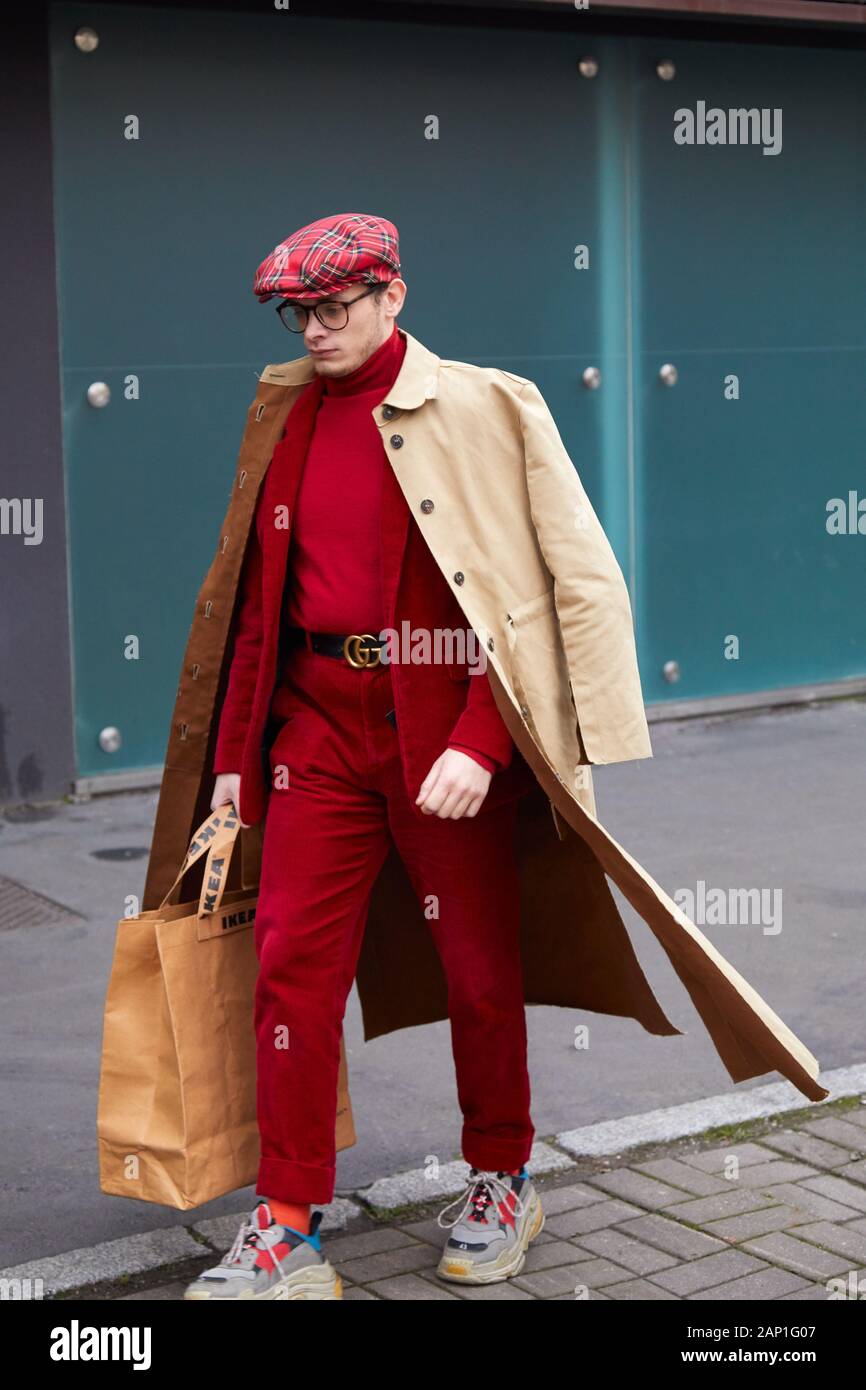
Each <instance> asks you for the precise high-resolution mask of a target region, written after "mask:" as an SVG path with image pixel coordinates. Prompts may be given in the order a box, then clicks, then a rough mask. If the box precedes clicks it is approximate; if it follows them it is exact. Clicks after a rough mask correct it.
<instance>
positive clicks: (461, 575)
mask: <svg viewBox="0 0 866 1390" xmlns="http://www.w3.org/2000/svg"><path fill="white" fill-rule="evenodd" d="M465 578H466V576H465V574H464V573H463V571H462V570H458V571H457V573H456V574H455V576H454V583H455V584H462V583H463V580H464V579H465Z"/></svg>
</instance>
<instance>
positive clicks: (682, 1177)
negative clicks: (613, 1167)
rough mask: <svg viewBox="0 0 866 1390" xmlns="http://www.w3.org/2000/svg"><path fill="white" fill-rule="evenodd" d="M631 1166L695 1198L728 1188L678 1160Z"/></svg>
mask: <svg viewBox="0 0 866 1390" xmlns="http://www.w3.org/2000/svg"><path fill="white" fill-rule="evenodd" d="M816 1142H817V1141H816ZM633 1166H634V1167H635V1168H636V1169H637V1171H638V1172H640V1173H648V1174H649V1175H650V1177H651V1178H658V1179H659V1180H660V1181H661V1182H669V1183H670V1184H671V1186H672V1187H681V1188H682V1189H683V1191H684V1192H691V1193H692V1194H693V1195H694V1196H695V1197H710V1196H712V1194H713V1193H714V1192H726V1191H727V1190H728V1188H729V1187H730V1183H728V1182H726V1180H725V1179H724V1178H718V1177H716V1175H715V1173H705V1172H703V1170H702V1169H700V1168H693V1167H692V1166H691V1164H689V1163H683V1162H682V1161H681V1160H680V1159H678V1158H652V1159H650V1160H649V1161H648V1162H647V1163H635V1164H634V1165H633Z"/></svg>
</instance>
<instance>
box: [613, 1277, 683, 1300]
mask: <svg viewBox="0 0 866 1390" xmlns="http://www.w3.org/2000/svg"><path fill="white" fill-rule="evenodd" d="M607 1296H608V1298H611V1299H621V1300H622V1301H623V1302H625V1301H627V1300H630V1299H631V1300H634V1301H635V1302H647V1303H661V1302H664V1301H666V1300H669V1299H673V1300H674V1301H676V1300H677V1299H678V1297H679V1295H678V1294H675V1293H671V1291H670V1289H661V1288H659V1286H658V1284H651V1283H650V1282H649V1281H648V1280H647V1279H626V1280H625V1281H624V1282H623V1283H622V1284H609V1285H608V1289H607Z"/></svg>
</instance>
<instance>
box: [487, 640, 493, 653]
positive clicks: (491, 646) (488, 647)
mask: <svg viewBox="0 0 866 1390" xmlns="http://www.w3.org/2000/svg"><path fill="white" fill-rule="evenodd" d="M487 650H488V651H489V652H492V651H493V638H492V637H488V639H487Z"/></svg>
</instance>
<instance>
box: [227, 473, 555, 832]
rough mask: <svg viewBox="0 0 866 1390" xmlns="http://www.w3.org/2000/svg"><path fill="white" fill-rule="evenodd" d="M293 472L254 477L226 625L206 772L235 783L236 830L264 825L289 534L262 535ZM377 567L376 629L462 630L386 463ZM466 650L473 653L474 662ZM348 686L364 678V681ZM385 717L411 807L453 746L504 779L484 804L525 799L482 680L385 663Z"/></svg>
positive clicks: (455, 669)
mask: <svg viewBox="0 0 866 1390" xmlns="http://www.w3.org/2000/svg"><path fill="white" fill-rule="evenodd" d="M299 482H300V468H299V467H298V465H297V464H292V463H290V462H288V461H286V460H285V456H284V455H283V453H282V451H281V450H276V451H275V453H274V456H273V460H272V462H271V464H270V466H269V468H268V471H267V473H266V474H265V479H264V482H263V484H262V490H261V494H260V496H259V500H258V505H257V508H256V519H255V525H254V526H253V527H252V528H251V533H250V536H249V539H248V543H247V551H246V554H245V557H244V565H243V573H242V579H241V586H240V597H239V600H238V610H237V613H236V615H235V622H234V650H233V653H232V661H231V669H230V674H229V680H228V686H227V689H226V693H225V698H224V700H223V706H222V711H221V716H220V722H219V730H218V734H217V740H216V749H215V757H214V762H213V771H214V773H220V772H239V773H240V774H241V790H240V798H239V800H240V805H239V807H238V811H239V813H240V817H241V820H242V821H243V822H244V823H246V824H255V822H256V821H258V820H259V819H260V818H261V816H262V815H263V814H264V810H265V806H266V803H267V798H268V795H269V792H270V768H269V765H268V759H267V753H268V748H269V745H270V742H271V740H272V737H273V733H274V732H275V731H274V730H273V729H272V728H271V727H270V721H269V715H270V704H271V699H272V697H273V693H274V689H275V686H276V684H277V682H278V681H279V678H280V672H279V671H278V669H277V664H278V654H279V635H280V621H281V615H282V604H283V593H284V587H285V582H286V568H287V562H288V552H289V544H290V541H291V528H290V526H288V527H286V528H278V527H275V526H274V525H273V524H272V518H273V517H274V514H275V513H274V508H275V507H276V506H277V505H278V504H284V505H286V506H287V509H288V510H287V515H288V516H289V518H291V517H292V516H293V515H294V498H295V495H296V492H297V488H298V485H299ZM379 545H380V552H379V553H380V565H381V576H382V594H383V600H384V609H385V614H386V626H387V627H392V628H394V629H395V630H396V631H397V632H398V633H400V632H402V630H403V629H402V624H403V622H408V623H409V624H410V625H411V630H412V631H413V632H415V631H418V630H421V631H425V630H426V631H428V632H431V633H432V632H435V631H437V630H440V631H443V630H446V629H450V630H452V631H456V630H458V629H463V630H464V631H466V632H467V642H468V638H469V633H468V630H467V625H466V619H465V617H464V615H463V613H462V611H461V609H460V605H459V604H458V603H457V601H456V599H455V598H454V595H453V593H452V592H451V590H450V588H449V587H448V585H447V583H446V582H445V579H444V577H443V575H442V574H441V572H440V570H439V567H438V566H437V564H436V562H435V560H434V559H433V556H432V555H431V554H430V550H429V548H428V546H427V544H426V542H425V540H424V538H423V536H422V535H421V532H420V530H419V528H418V526H417V524H416V523H415V521H414V519H413V518H412V516H411V514H410V512H409V508H408V506H407V504H406V499H405V497H404V496H403V493H402V491H401V489H400V486H399V484H398V482H397V480H396V478H395V477H394V474H393V471H392V469H391V468H390V466H389V465H388V464H387V462H386V466H385V468H384V473H383V482H382V504H381V511H380V536H379ZM477 649H478V646H477V643H474V650H476V651H477ZM358 679H359V680H363V679H364V673H363V671H359V672H358ZM392 683H393V689H394V708H395V711H396V724H397V734H398V737H399V740H400V752H401V758H402V762H403V771H404V777H405V783H406V791H407V794H408V796H409V801H410V804H411V805H412V806H413V808H414V809H415V811H416V812H417V814H418V815H419V816H423V815H424V812H422V811H421V810H419V809H418V807H416V806H415V799H416V797H417V795H418V792H419V790H420V787H421V783H422V782H423V781H424V778H425V777H426V776H427V774H428V772H429V771H430V768H431V767H432V765H433V763H434V762H435V761H436V759H437V758H438V757H439V755H440V754H441V753H442V752H443V751H444V749H445V748H446V747H448V746H449V745H452V746H456V745H461V744H462V745H464V746H465V747H466V748H467V749H469V748H472V749H476V750H478V751H479V752H481V753H482V754H485V755H487V756H488V757H490V758H492V759H494V760H495V761H496V762H497V763H498V764H500V766H501V767H502V769H503V771H501V772H500V773H498V774H497V775H496V776H495V777H494V778H493V780H492V782H491V785H490V789H489V790H488V793H487V796H486V798H485V801H484V803H483V804H484V805H485V806H488V805H490V804H493V803H496V804H498V803H499V802H501V801H503V800H506V799H508V798H510V797H511V796H515V795H519V794H520V793H521V792H522V791H525V790H528V788H529V786H531V784H532V780H533V779H532V774H531V771H530V769H529V768H528V766H527V764H526V763H525V761H524V759H523V757H522V756H521V755H520V753H519V752H518V750H517V749H515V747H514V743H513V741H512V738H511V735H510V734H509V732H508V730H507V728H506V727H505V724H504V723H503V721H502V717H501V715H500V714H499V710H498V709H497V707H496V704H495V702H494V699H493V695H492V692H491V690H490V684H489V682H488V680H487V676H486V675H485V674H484V673H483V672H479V673H477V674H474V675H470V673H469V666H468V665H467V663H465V662H464V663H453V664H444V663H430V664H426V665H420V664H417V663H411V662H394V663H392Z"/></svg>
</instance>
